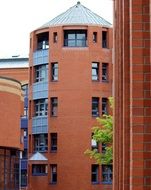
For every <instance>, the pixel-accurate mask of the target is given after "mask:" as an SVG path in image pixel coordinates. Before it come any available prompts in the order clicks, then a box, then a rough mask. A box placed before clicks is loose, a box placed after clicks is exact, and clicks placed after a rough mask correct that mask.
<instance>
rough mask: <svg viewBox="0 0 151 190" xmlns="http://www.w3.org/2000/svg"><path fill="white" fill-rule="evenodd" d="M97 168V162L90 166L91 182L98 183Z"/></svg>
mask: <svg viewBox="0 0 151 190" xmlns="http://www.w3.org/2000/svg"><path fill="white" fill-rule="evenodd" d="M98 170H99V165H97V164H92V166H91V182H92V183H98V181H99V180H98Z"/></svg>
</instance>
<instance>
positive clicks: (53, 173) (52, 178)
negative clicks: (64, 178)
mask: <svg viewBox="0 0 151 190" xmlns="http://www.w3.org/2000/svg"><path fill="white" fill-rule="evenodd" d="M53 169H55V171H53ZM57 177H58V176H57V164H50V184H57ZM54 178H56V179H55V180H54Z"/></svg>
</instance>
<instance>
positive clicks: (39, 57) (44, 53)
mask: <svg viewBox="0 0 151 190" xmlns="http://www.w3.org/2000/svg"><path fill="white" fill-rule="evenodd" d="M46 63H49V49H40V50H37V51H35V52H34V53H33V65H34V66H35V65H42V64H46Z"/></svg>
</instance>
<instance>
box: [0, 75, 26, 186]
mask: <svg viewBox="0 0 151 190" xmlns="http://www.w3.org/2000/svg"><path fill="white" fill-rule="evenodd" d="M0 107H1V109H0V131H1V132H0V189H1V190H10V189H12V190H19V186H20V180H19V169H20V168H19V165H20V164H19V162H20V151H21V150H23V131H21V129H20V116H21V115H22V113H23V97H22V92H21V84H20V82H19V81H17V80H14V79H11V78H6V77H0ZM14 108H15V111H14Z"/></svg>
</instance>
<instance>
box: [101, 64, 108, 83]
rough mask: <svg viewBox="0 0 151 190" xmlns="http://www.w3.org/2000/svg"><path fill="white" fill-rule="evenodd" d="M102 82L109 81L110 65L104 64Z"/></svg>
mask: <svg viewBox="0 0 151 190" xmlns="http://www.w3.org/2000/svg"><path fill="white" fill-rule="evenodd" d="M102 81H108V64H107V63H102Z"/></svg>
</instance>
